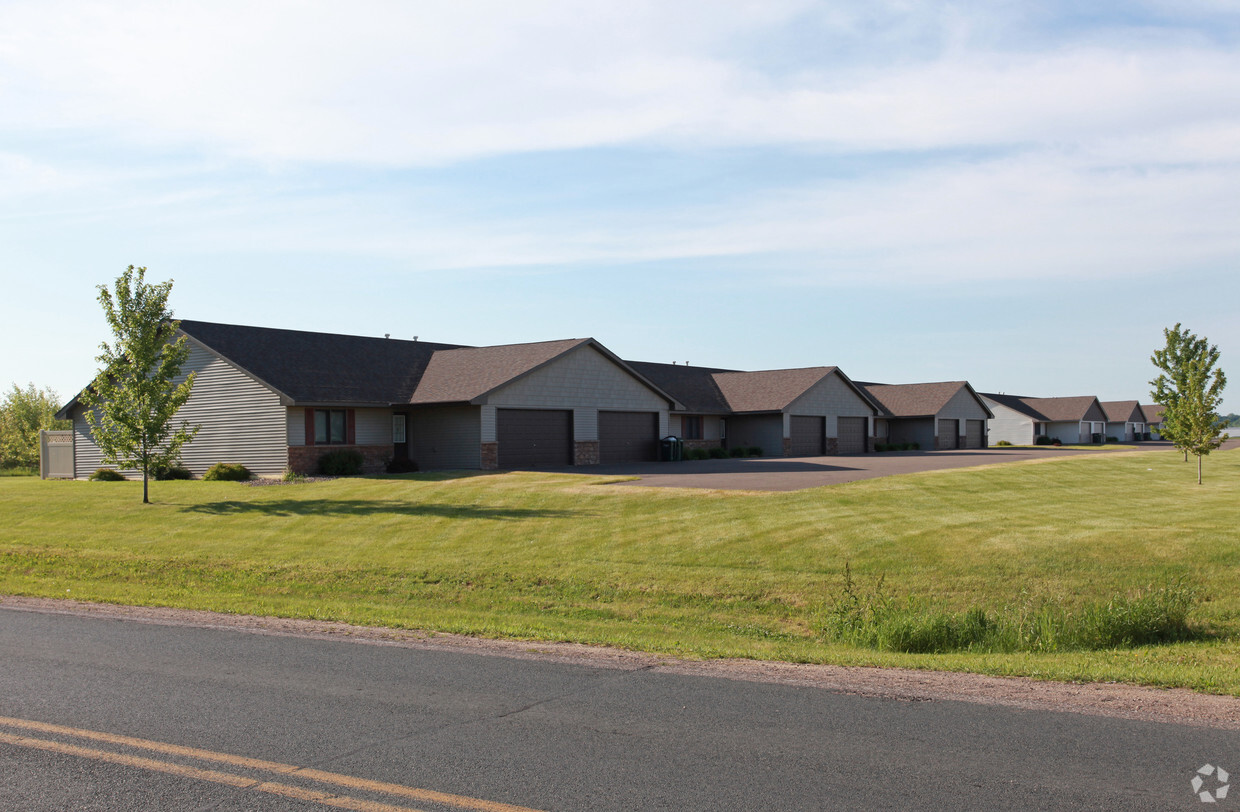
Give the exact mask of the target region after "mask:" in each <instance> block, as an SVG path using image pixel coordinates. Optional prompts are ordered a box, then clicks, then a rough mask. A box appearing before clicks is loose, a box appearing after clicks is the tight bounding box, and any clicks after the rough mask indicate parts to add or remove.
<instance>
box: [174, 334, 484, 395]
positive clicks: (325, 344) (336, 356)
mask: <svg viewBox="0 0 1240 812" xmlns="http://www.w3.org/2000/svg"><path fill="white" fill-rule="evenodd" d="M181 332H183V333H185V334H186V335H187V336H189V337H190V338H191V339H193V340H195V341H197V342H198V343H200V344H202V345H203V346H205V347H207V348H208V349H210V350H212V351H214V352H215V353H217V354H218V355H220V356H222V357H224V358H226V359H228V361H229V362H231V363H233V364H235V365H236V366H238V367H241V368H242V369H243V370H245V371H246V372H248V373H250V374H251V375H253V376H254V377H255V378H258V379H259V380H260V381H262V382H263V383H265V384H267V385H268V386H270V387H271V388H273V389H275V390H276V391H277V392H280V393H281V394H282V395H284V396H286V397H287V398H288V399H289V400H291V401H294V402H298V403H376V404H384V405H387V404H391V403H403V402H406V401H408V400H409V398H410V396H412V395H413V391H414V389H415V388H416V387H417V385H418V381H419V380H420V379H421V377H422V374H423V372H425V370H426V367H427V364H428V363H430V359H431V357H432V356H433V355H434V354H435V352H436V351H438V350H445V349H457V348H459V347H461V345H460V344H434V343H431V342H427V341H407V340H402V339H391V338H368V337H364V336H350V335H339V334H336V333H311V332H306V331H302V330H279V329H275V328H272V327H246V326H242V325H235V324H215V323H213V322H205V321H190V320H186V319H182V320H181Z"/></svg>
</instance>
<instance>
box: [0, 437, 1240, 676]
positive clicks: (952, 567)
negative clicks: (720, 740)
mask: <svg viewBox="0 0 1240 812" xmlns="http://www.w3.org/2000/svg"><path fill="white" fill-rule="evenodd" d="M1205 471H1206V481H1205V484H1204V485H1201V486H1198V485H1197V484H1196V473H1195V472H1196V466H1195V465H1193V464H1191V463H1190V464H1185V463H1184V462H1183V460H1182V457H1181V456H1179V455H1177V454H1176V453H1175V452H1172V451H1153V452H1132V453H1123V454H1099V455H1089V456H1083V457H1074V458H1065V459H1050V460H1045V461H1040V462H1031V463H1017V464H1008V465H1001V466H994V467H989V468H981V469H964V470H960V469H957V470H953V471H941V472H931V473H926V474H917V475H910V476H901V477H890V478H886V479H873V480H866V481H862V482H855V483H850V484H847V485H839V486H832V487H827V488H819V489H814V490H808V491H800V492H795V493H746V492H735V491H699V490H687V489H685V490H677V489H656V488H636V487H618V486H612V485H608V484H606V483H608V482H611V481H614V480H609V479H607V478H604V477H597V476H588V475H553V474H530V473H517V474H494V475H482V474H471V475H452V474H422V475H407V476H401V477H386V478H366V479H341V480H335V481H332V482H325V483H310V484H297V485H281V486H272V487H249V486H246V485H242V484H235V483H224V482H197V481H196V482H156V483H152V485H151V497H152V500H153V501H154V504H152V505H142V504H141V484H140V483H95V482H55V481H46V482H45V481H40V480H37V479H29V478H19V477H13V478H5V479H3V480H0V593H4V594H18V595H38V596H50V597H71V598H76V599H81V600H90V601H108V602H116V603H126V604H147V605H160V606H176V607H185V608H194V609H209V610H216V611H223V612H238V613H254V614H266V615H280V616H287V617H306V618H320V619H331V620H340V621H345V622H349V623H358V624H373V625H388V626H397V627H406V628H418V629H428V630H436V631H446V632H460V633H465V634H474V635H483V636H495V637H516V638H526V639H532V640H572V641H578V642H584V643H598V644H608V645H615V646H623V647H627V648H633V649H640V650H645V651H651V652H661V653H669V654H676V655H682V656H693V657H722V656H735V657H753V658H762V659H781V660H791V661H801V662H830V663H840V664H852V665H889V666H905V667H916V668H934V669H949V670H967V671H976V672H982V673H988V674H1012V675H1014V674H1021V675H1028V676H1035V677H1046V678H1055V679H1069V680H1117V681H1125V682H1135V683H1144V684H1152V685H1167V686H1184V687H1190V688H1195V689H1198V690H1207V691H1213V692H1220V693H1230V694H1235V695H1240V590H1238V589H1237V584H1238V582H1237V576H1238V575H1240V532H1238V531H1237V528H1238V527H1240V498H1237V497H1238V496H1240V490H1238V489H1237V484H1238V483H1240V454H1237V453H1235V452H1216V453H1215V454H1213V455H1211V456H1210V457H1209V459H1208V460H1207V461H1206V468H1205ZM846 562H847V563H848V564H849V565H850V568H851V571H852V574H853V576H854V578H855V579H856V580H857V583H858V584H859V585H860V586H861V587H863V588H868V586H869V585H871V584H872V583H873V582H874V581H875V579H877V578H878V577H879V576H880V575H881V576H883V577H884V579H885V588H886V590H887V591H888V592H889V593H890V594H892V595H894V596H895V597H896V598H898V599H902V598H904V597H905V596H909V595H912V596H916V597H918V598H921V599H926V600H931V601H934V602H936V603H940V604H941V605H942V606H943V607H945V608H947V609H952V610H957V611H958V610H963V609H965V608H967V607H969V606H973V605H980V606H983V607H986V608H989V609H993V610H1001V609H1002V608H1003V607H1005V606H1011V605H1015V604H1018V603H1020V602H1022V601H1026V600H1029V596H1033V598H1036V599H1038V600H1042V599H1049V600H1054V601H1057V602H1060V603H1062V604H1063V605H1066V606H1068V607H1072V606H1078V605H1082V604H1084V603H1086V602H1089V601H1097V600H1105V599H1107V598H1109V597H1111V596H1113V595H1116V594H1122V593H1128V592H1131V591H1133V590H1137V589H1141V588H1144V587H1148V586H1151V585H1153V586H1158V585H1161V584H1165V583H1167V582H1168V581H1171V580H1174V579H1185V580H1187V581H1188V582H1190V583H1192V584H1194V585H1195V586H1196V587H1198V588H1199V590H1200V593H1201V595H1202V597H1203V601H1202V602H1201V603H1200V605H1199V606H1198V607H1197V608H1196V609H1195V610H1194V613H1193V615H1192V620H1193V623H1194V624H1195V626H1196V627H1197V628H1198V629H1200V630H1201V631H1202V632H1203V634H1204V638H1203V639H1200V640H1197V641H1194V642H1186V643H1175V644H1166V645H1157V646H1148V647H1144V648H1136V649H1114V650H1104V651H1094V652H1070V653H1062V652H1061V653H1017V654H993V653H991V654H985V653H976V652H962V653H952V654H937V655H912V654H895V653H885V652H879V651H874V650H870V649H864V648H856V647H849V646H846V645H843V644H840V643H834V642H828V641H827V640H826V638H825V637H824V635H823V631H822V630H823V627H824V623H825V618H826V616H827V615H828V613H829V612H830V610H831V608H832V606H833V604H834V601H835V600H836V599H837V598H838V597H839V596H840V594H841V591H842V588H843V583H844V576H843V572H844V567H845V563H846Z"/></svg>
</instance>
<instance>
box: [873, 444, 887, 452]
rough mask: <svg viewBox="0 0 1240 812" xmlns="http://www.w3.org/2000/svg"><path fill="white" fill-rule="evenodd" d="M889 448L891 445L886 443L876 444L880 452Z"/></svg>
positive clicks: (875, 446) (875, 447) (876, 449)
mask: <svg viewBox="0 0 1240 812" xmlns="http://www.w3.org/2000/svg"><path fill="white" fill-rule="evenodd" d="M888 448H889V446H888V445H887V444H886V443H875V444H874V450H875V451H877V452H880V453H881V452H883V451H886V450H887V449H888Z"/></svg>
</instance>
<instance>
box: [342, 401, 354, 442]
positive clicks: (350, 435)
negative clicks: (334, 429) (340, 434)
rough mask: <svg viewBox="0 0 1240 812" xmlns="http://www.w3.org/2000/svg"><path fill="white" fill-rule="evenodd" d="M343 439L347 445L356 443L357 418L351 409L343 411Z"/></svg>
mask: <svg viewBox="0 0 1240 812" xmlns="http://www.w3.org/2000/svg"><path fill="white" fill-rule="evenodd" d="M344 441H345V443H347V444H348V445H356V444H357V418H356V416H355V415H354V413H353V410H352V409H349V410H348V411H346V412H345V418H344Z"/></svg>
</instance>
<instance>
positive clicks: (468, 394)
mask: <svg viewBox="0 0 1240 812" xmlns="http://www.w3.org/2000/svg"><path fill="white" fill-rule="evenodd" d="M591 343H595V342H594V340H593V339H589V338H570V339H565V340H561V341H540V342H535V343H531V344H501V345H497V346H494V347H461V348H458V349H447V350H440V351H438V352H436V353H435V354H434V355H433V356H432V357H431V359H430V363H428V364H427V366H426V370H425V372H423V374H422V379H421V380H420V381H419V382H418V386H417V389H416V390H415V391H414V392H413V394H412V396H411V397H410V398H409V403H414V404H423V403H457V402H469V401H472V400H474V399H476V398H480V397H482V396H483V395H486V394H488V393H490V392H493V391H495V390H496V389H498V388H499V387H501V386H503V385H504V384H507V383H511V382H512V381H513V380H515V379H517V378H520V377H524V376H525V375H528V374H529V373H531V372H533V371H534V370H535V369H538V368H539V367H541V366H543V365H545V364H547V363H549V362H550V361H553V360H554V359H556V358H559V357H560V356H562V355H564V354H565V353H567V352H569V351H570V350H574V349H576V348H577V347H580V346H583V345H585V344H591Z"/></svg>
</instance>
